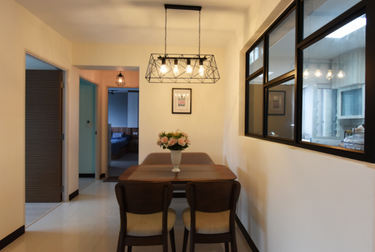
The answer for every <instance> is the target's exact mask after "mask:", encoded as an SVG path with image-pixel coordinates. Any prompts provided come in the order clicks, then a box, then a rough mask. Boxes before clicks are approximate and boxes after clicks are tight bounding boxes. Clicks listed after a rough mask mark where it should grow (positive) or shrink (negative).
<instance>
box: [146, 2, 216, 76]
mask: <svg viewBox="0 0 375 252" xmlns="http://www.w3.org/2000/svg"><path fill="white" fill-rule="evenodd" d="M164 8H165V41H164V42H165V47H164V54H162V53H152V54H151V56H150V60H149V63H148V68H147V71H146V76H145V78H146V80H147V81H148V82H150V83H216V82H217V81H218V80H219V79H220V75H219V70H218V68H217V65H216V61H215V56H214V55H209V54H204V55H203V54H202V55H201V51H200V50H201V41H200V39H201V10H202V7H201V6H186V5H172V4H165V5H164ZM168 9H175V10H190V11H199V44H198V54H167V10H168Z"/></svg>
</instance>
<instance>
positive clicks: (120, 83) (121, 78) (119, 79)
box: [115, 72, 126, 87]
mask: <svg viewBox="0 0 375 252" xmlns="http://www.w3.org/2000/svg"><path fill="white" fill-rule="evenodd" d="M115 84H116V86H119V87H123V86H125V85H126V83H125V76H124V75H122V74H121V72H120V74H119V75H117V76H116V82H115Z"/></svg>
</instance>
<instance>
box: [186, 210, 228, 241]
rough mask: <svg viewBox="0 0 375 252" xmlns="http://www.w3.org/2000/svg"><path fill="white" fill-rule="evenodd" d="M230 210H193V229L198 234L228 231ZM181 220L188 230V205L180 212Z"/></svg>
mask: <svg viewBox="0 0 375 252" xmlns="http://www.w3.org/2000/svg"><path fill="white" fill-rule="evenodd" d="M229 214H230V211H229V210H228V211H224V212H218V213H206V212H199V211H195V218H196V223H195V229H196V232H197V233H198V234H223V233H228V232H229ZM182 220H183V221H184V224H185V227H186V229H187V230H189V231H190V207H189V208H186V209H185V210H184V211H183V212H182Z"/></svg>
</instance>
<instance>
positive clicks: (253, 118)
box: [247, 76, 263, 135]
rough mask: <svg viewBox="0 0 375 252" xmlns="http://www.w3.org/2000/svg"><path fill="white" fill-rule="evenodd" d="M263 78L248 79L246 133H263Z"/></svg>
mask: <svg viewBox="0 0 375 252" xmlns="http://www.w3.org/2000/svg"><path fill="white" fill-rule="evenodd" d="M262 80H263V79H262V78H261V77H259V76H258V77H257V78H255V79H253V80H251V81H249V84H248V85H249V87H248V90H249V91H248V94H247V95H248V97H247V99H248V101H249V108H248V111H249V114H248V128H247V133H253V134H257V135H263V81H262Z"/></svg>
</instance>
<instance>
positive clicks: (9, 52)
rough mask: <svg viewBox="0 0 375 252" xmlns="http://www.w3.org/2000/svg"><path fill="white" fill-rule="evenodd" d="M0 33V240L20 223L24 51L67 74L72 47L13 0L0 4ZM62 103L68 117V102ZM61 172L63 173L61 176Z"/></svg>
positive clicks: (22, 208) (23, 192)
mask: <svg viewBox="0 0 375 252" xmlns="http://www.w3.org/2000/svg"><path fill="white" fill-rule="evenodd" d="M0 37H1V39H0V55H1V56H0V115H1V121H0V139H1V140H0V173H1V174H2V176H0V204H1V207H0V240H1V239H3V238H4V237H6V236H7V235H9V234H10V233H12V232H14V231H15V230H17V229H18V228H20V227H22V226H23V225H24V224H25V220H24V219H25V217H24V215H25V54H26V52H28V53H30V54H32V55H34V56H37V57H39V58H41V59H43V60H45V61H47V62H49V63H51V64H53V65H55V66H58V67H59V68H61V69H64V70H66V71H67V76H68V78H69V70H70V67H71V63H70V62H71V50H72V45H71V43H70V42H69V41H67V40H66V39H64V38H63V37H61V36H60V35H59V34H57V33H56V32H55V31H54V30H52V29H51V28H49V27H48V26H47V25H45V24H44V23H42V22H41V21H40V20H39V19H37V18H35V17H34V16H33V15H31V14H30V13H29V12H28V11H27V10H25V9H24V8H23V7H21V6H20V5H18V4H17V3H16V2H14V1H13V0H2V1H1V2H0ZM70 91H73V90H72V89H70ZM65 92H66V93H65V101H68V99H69V98H68V97H69V95H70V97H74V95H72V94H69V91H65ZM65 105H66V107H65V108H64V113H65V114H66V115H67V117H69V113H70V112H71V111H70V110H69V104H68V103H66V104H65ZM69 123H73V122H72V120H69V119H67V120H66V122H65V125H64V128H67V127H66V126H67V125H68V124H69ZM77 123H78V122H77ZM73 124H74V123H73ZM71 132H74V130H71ZM69 141H71V139H67V140H66V145H67V144H68V143H69ZM64 150H65V151H67V148H65V149H64ZM72 150H73V151H74V149H73V148H72V149H69V151H72ZM64 155H65V156H66V160H67V162H66V163H64V165H67V164H69V163H70V162H72V161H73V160H72V159H69V153H64ZM73 162H74V161H73ZM73 166H74V165H73ZM67 176H69V175H68V173H65V174H64V180H65V179H66V177H67ZM66 190H68V188H66ZM66 192H67V191H66Z"/></svg>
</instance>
